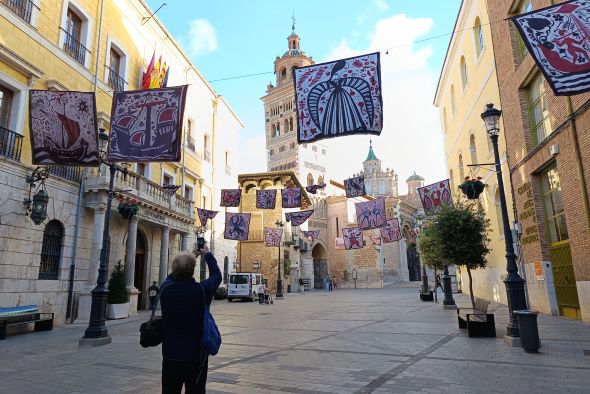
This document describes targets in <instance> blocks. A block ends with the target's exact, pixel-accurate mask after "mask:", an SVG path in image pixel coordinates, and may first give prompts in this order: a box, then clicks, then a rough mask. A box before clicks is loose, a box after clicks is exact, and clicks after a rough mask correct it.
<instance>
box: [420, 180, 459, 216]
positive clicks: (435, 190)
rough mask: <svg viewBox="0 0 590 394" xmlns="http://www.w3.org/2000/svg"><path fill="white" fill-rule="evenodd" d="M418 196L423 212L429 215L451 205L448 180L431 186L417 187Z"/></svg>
mask: <svg viewBox="0 0 590 394" xmlns="http://www.w3.org/2000/svg"><path fill="white" fill-rule="evenodd" d="M418 195H419V196H420V201H422V206H423V207H424V212H426V214H429V215H431V214H434V213H436V211H438V210H439V209H440V208H442V207H444V206H446V205H449V204H450V203H451V200H452V197H451V188H450V186H449V180H448V179H445V180H444V181H440V182H437V183H433V184H432V185H428V186H424V187H419V188H418Z"/></svg>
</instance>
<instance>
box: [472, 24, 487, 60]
mask: <svg viewBox="0 0 590 394" xmlns="http://www.w3.org/2000/svg"><path fill="white" fill-rule="evenodd" d="M473 39H474V40H475V54H476V55H477V57H479V55H480V54H481V52H482V51H483V48H484V46H485V43H484V40H483V29H482V28H481V22H480V20H479V16H478V17H477V18H475V23H474V24H473Z"/></svg>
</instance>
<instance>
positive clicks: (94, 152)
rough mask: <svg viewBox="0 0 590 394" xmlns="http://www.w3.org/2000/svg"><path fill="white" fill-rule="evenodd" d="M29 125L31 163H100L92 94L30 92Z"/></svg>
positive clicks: (76, 164) (83, 164)
mask: <svg viewBox="0 0 590 394" xmlns="http://www.w3.org/2000/svg"><path fill="white" fill-rule="evenodd" d="M29 128H30V134H31V146H32V149H33V159H32V162H33V164H39V165H41V164H62V165H75V166H97V165H98V164H99V155H98V131H97V122H96V103H95V98H94V93H86V92H54V91H48V90H31V91H29ZM5 138H6V137H5ZM2 143H3V144H5V142H2Z"/></svg>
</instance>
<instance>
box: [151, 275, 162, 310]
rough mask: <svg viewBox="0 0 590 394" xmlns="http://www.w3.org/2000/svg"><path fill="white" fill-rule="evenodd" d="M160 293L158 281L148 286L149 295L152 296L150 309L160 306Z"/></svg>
mask: <svg viewBox="0 0 590 394" xmlns="http://www.w3.org/2000/svg"><path fill="white" fill-rule="evenodd" d="M158 294H160V288H159V287H158V282H156V281H153V282H152V285H151V286H150V287H148V296H149V297H150V309H151V310H155V309H156V308H157V307H158Z"/></svg>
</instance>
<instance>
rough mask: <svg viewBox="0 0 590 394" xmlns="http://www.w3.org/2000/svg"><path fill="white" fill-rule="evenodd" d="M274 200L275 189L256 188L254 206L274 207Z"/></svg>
mask: <svg viewBox="0 0 590 394" xmlns="http://www.w3.org/2000/svg"><path fill="white" fill-rule="evenodd" d="M276 201H277V191H276V190H256V208H258V209H275V205H276Z"/></svg>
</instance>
